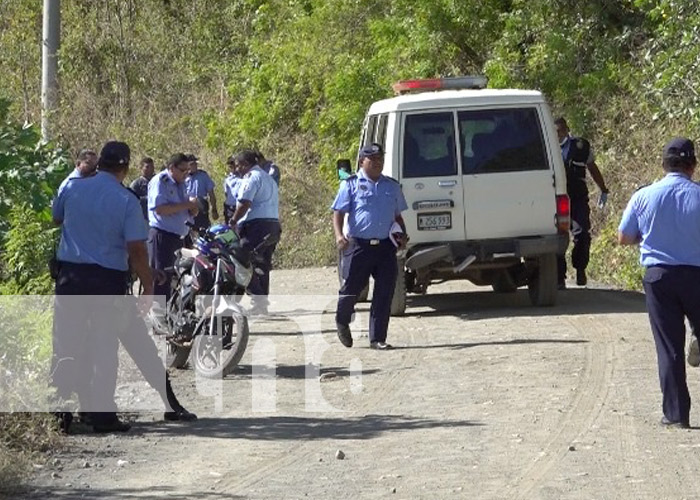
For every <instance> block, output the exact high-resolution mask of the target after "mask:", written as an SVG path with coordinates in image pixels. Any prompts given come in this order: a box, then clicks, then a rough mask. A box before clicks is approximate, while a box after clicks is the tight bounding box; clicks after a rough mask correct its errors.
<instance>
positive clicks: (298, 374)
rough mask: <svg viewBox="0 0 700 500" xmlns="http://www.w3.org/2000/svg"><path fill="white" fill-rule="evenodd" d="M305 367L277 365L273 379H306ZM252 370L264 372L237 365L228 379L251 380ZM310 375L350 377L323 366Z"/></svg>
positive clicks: (367, 372) (345, 371) (342, 370)
mask: <svg viewBox="0 0 700 500" xmlns="http://www.w3.org/2000/svg"><path fill="white" fill-rule="evenodd" d="M307 367H308V368H311V367H309V366H308V365H277V366H275V378H278V379H280V378H282V379H291V380H303V379H306V378H308V377H307V375H306V370H307ZM254 368H260V370H261V371H262V370H264V368H263V367H256V366H252V365H239V366H237V367H236V370H235V371H234V372H233V373H232V374H231V377H230V378H231V379H234V380H236V379H238V380H240V379H249V378H252V376H253V369H254ZM316 369H317V370H319V367H316ZM379 372H381V370H379V369H376V368H373V369H368V370H362V371H361V372H353V373H352V375H354V376H363V377H364V376H365V375H374V374H376V373H379ZM311 373H312V374H313V376H314V377H317V376H319V375H323V374H324V373H333V374H335V376H336V377H349V376H350V375H351V373H350V371H349V370H348V369H347V367H346V368H340V367H337V366H323V367H320V371H319V372H313V371H312V372H311Z"/></svg>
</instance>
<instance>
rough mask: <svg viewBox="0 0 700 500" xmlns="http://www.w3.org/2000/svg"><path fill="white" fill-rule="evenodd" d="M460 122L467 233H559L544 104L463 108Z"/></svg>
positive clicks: (474, 237)
mask: <svg viewBox="0 0 700 500" xmlns="http://www.w3.org/2000/svg"><path fill="white" fill-rule="evenodd" d="M457 121H458V130H459V139H460V140H459V142H460V147H461V149H462V151H461V155H460V157H461V168H462V172H463V175H462V184H463V195H464V211H465V219H464V230H465V234H466V237H467V238H468V239H470V240H482V239H491V238H501V237H513V236H536V235H543V234H552V233H556V231H557V229H556V226H555V215H556V202H555V189H554V174H553V171H552V170H551V167H550V165H551V163H552V162H550V161H548V156H547V149H546V147H545V135H544V133H543V128H542V116H541V114H540V112H539V108H538V107H537V106H529V107H528V106H523V107H518V108H496V109H494V108H491V109H481V110H473V109H472V110H464V111H459V112H458V113H457ZM557 153H558V152H557Z"/></svg>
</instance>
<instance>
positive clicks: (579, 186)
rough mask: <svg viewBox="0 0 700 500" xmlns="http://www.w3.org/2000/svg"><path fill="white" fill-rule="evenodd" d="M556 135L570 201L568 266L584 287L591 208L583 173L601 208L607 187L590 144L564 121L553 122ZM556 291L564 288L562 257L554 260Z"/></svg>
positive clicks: (589, 241)
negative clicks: (594, 186) (571, 244)
mask: <svg viewBox="0 0 700 500" xmlns="http://www.w3.org/2000/svg"><path fill="white" fill-rule="evenodd" d="M554 123H555V125H556V127H557V136H558V137H559V144H560V145H561V154H562V157H563V159H564V166H565V167H566V188H567V192H568V194H569V199H570V200H571V221H572V227H571V234H572V235H573V238H574V247H573V249H572V251H571V264H572V265H573V266H574V268H575V269H576V284H577V285H579V286H585V285H586V283H588V277H587V276H586V267H588V260H589V256H590V249H591V233H590V231H591V219H590V215H591V209H590V207H589V206H588V186H587V185H586V170H588V171H589V172H590V173H591V178H592V179H593V181H594V182H595V183H596V184H597V185H598V187H599V188H600V197H599V198H598V207H599V208H603V207H604V206H605V204H606V202H607V200H608V188H607V187H606V186H605V181H604V180H603V175H602V174H601V173H600V169H599V168H598V165H596V162H595V155H594V153H593V148H592V147H591V145H590V143H589V142H588V141H587V140H586V139H583V138H581V137H574V136H572V135H571V133H570V132H569V126H568V125H567V123H566V120H565V119H564V118H557V119H556V120H555V122H554ZM558 277H559V288H560V289H565V288H566V282H565V279H566V256H564V255H560V256H559V257H558Z"/></svg>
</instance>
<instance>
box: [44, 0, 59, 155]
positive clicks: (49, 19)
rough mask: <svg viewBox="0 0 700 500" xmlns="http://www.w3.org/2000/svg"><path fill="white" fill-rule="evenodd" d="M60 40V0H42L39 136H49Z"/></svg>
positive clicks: (53, 107) (54, 108) (55, 99)
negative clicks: (42, 25)
mask: <svg viewBox="0 0 700 500" xmlns="http://www.w3.org/2000/svg"><path fill="white" fill-rule="evenodd" d="M60 42H61V0H44V33H43V37H42V42H41V43H42V51H41V137H42V139H43V140H44V141H48V140H49V139H50V138H51V118H52V114H53V112H54V111H55V110H56V101H57V99H58V78H57V73H58V47H59V45H60Z"/></svg>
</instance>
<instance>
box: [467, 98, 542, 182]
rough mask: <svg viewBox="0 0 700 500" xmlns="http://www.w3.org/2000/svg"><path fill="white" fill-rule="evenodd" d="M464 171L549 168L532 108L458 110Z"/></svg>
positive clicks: (539, 128)
mask: <svg viewBox="0 0 700 500" xmlns="http://www.w3.org/2000/svg"><path fill="white" fill-rule="evenodd" d="M458 119H459V133H460V138H461V144H462V148H463V151H462V170H463V172H464V174H480V173H494V172H519V171H524V170H547V169H548V168H549V166H548V164H547V161H546V155H545V148H544V140H543V137H542V128H541V127H540V121H539V118H538V116H537V110H536V109H534V108H522V109H497V110H496V109H492V110H482V111H460V112H459V114H458Z"/></svg>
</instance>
